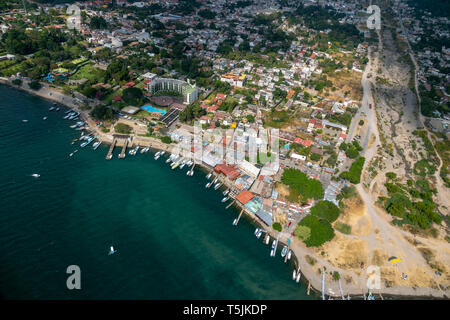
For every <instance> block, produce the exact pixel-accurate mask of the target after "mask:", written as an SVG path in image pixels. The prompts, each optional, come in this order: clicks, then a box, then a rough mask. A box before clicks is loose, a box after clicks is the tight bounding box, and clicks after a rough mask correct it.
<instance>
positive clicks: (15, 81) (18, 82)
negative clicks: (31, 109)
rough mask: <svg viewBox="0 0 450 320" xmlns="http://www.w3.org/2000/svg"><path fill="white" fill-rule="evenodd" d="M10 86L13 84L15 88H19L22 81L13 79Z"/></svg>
mask: <svg viewBox="0 0 450 320" xmlns="http://www.w3.org/2000/svg"><path fill="white" fill-rule="evenodd" d="M12 84H15V85H16V86H20V85H21V84H22V80H21V79H14V80H13V81H12Z"/></svg>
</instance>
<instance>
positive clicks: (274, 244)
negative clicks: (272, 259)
mask: <svg viewBox="0 0 450 320" xmlns="http://www.w3.org/2000/svg"><path fill="white" fill-rule="evenodd" d="M276 246H277V240H276V239H273V242H272V249H275V247H276Z"/></svg>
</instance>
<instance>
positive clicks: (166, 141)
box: [161, 136, 172, 144]
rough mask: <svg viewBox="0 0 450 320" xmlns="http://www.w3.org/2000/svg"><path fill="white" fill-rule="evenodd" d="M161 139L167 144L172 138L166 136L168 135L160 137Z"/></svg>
mask: <svg viewBox="0 0 450 320" xmlns="http://www.w3.org/2000/svg"><path fill="white" fill-rule="evenodd" d="M161 141H162V142H164V143H167V144H169V143H171V142H172V139H171V138H170V137H168V136H164V137H161Z"/></svg>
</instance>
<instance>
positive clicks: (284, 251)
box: [281, 246, 287, 257]
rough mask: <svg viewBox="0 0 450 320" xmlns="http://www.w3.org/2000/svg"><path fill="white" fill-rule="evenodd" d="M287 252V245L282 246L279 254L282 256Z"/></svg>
mask: <svg viewBox="0 0 450 320" xmlns="http://www.w3.org/2000/svg"><path fill="white" fill-rule="evenodd" d="M286 253H287V246H284V247H283V249H282V250H281V256H282V257H284V256H285V255H286Z"/></svg>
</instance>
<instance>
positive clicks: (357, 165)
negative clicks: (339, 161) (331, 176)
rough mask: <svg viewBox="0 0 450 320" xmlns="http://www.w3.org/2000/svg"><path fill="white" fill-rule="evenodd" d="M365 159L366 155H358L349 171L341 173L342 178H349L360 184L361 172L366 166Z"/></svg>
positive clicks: (352, 181)
mask: <svg viewBox="0 0 450 320" xmlns="http://www.w3.org/2000/svg"><path fill="white" fill-rule="evenodd" d="M364 161H365V158H364V157H358V159H356V160H355V161H354V162H353V163H352V165H351V167H350V170H349V171H344V172H342V173H341V175H340V176H341V178H343V179H347V180H348V181H350V182H351V183H353V184H358V183H359V182H360V181H361V172H362V169H363V167H364Z"/></svg>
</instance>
